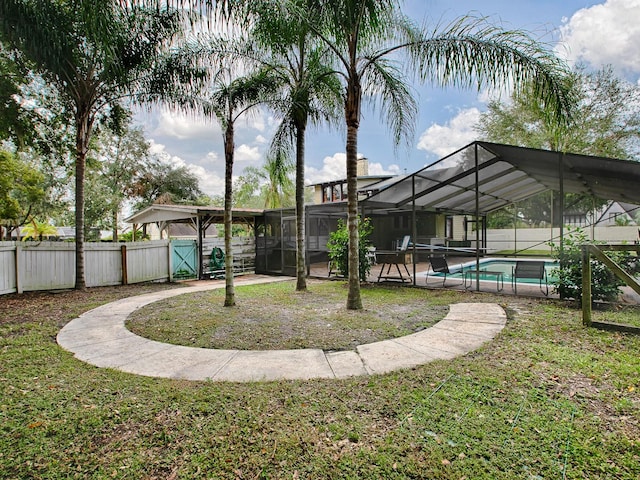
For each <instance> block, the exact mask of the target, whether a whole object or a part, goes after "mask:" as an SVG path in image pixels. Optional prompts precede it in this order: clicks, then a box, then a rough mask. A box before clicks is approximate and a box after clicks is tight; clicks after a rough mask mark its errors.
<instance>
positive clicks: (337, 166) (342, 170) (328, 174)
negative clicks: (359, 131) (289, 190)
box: [305, 153, 347, 184]
mask: <svg viewBox="0 0 640 480" xmlns="http://www.w3.org/2000/svg"><path fill="white" fill-rule="evenodd" d="M346 162H347V155H346V154H345V153H336V154H334V155H333V156H332V157H324V159H323V160H322V168H320V169H317V168H314V167H307V168H306V169H305V177H306V178H305V182H306V183H311V184H313V183H322V182H330V181H332V180H340V179H341V178H346V176H347V163H346Z"/></svg>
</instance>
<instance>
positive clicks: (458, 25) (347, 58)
mask: <svg viewBox="0 0 640 480" xmlns="http://www.w3.org/2000/svg"><path fill="white" fill-rule="evenodd" d="M290 3H291V2H290ZM292 8H295V6H294V7H292ZM295 10H296V18H297V19H298V20H299V21H300V23H301V24H304V25H305V26H306V28H309V29H310V30H311V31H312V32H313V33H314V34H315V35H316V36H317V37H318V38H319V39H320V40H321V41H322V42H323V43H324V44H325V45H326V46H327V47H328V48H330V49H331V50H332V52H333V54H334V55H335V59H336V70H337V71H338V73H339V75H340V76H341V78H342V81H343V87H344V90H343V99H344V115H345V122H346V129H347V132H346V133H347V134H346V156H347V160H346V163H347V186H348V230H349V293H348V297H347V308H348V309H355V310H357V309H362V300H361V296H360V282H359V278H358V241H359V239H358V197H357V148H358V127H359V124H360V118H361V105H362V102H363V98H364V97H365V95H366V96H367V97H369V98H371V99H373V100H374V101H375V102H378V103H379V104H380V106H381V107H382V109H383V111H384V112H385V113H386V115H387V120H388V122H389V123H390V126H391V130H392V133H393V136H394V139H395V140H396V142H399V141H400V139H401V138H408V136H409V134H410V133H411V131H412V128H413V119H414V116H415V113H416V105H415V102H414V100H413V98H412V96H411V92H410V90H409V88H408V87H407V84H406V80H405V79H406V78H407V77H406V75H408V74H417V75H418V77H419V78H420V79H421V80H423V81H427V80H428V81H432V82H434V83H436V84H439V85H454V86H463V87H471V86H474V85H475V86H477V88H481V87H483V86H484V85H487V84H496V83H503V82H506V81H511V82H513V84H514V85H516V86H519V85H521V84H523V83H526V82H533V84H534V85H535V92H536V94H537V95H538V97H539V98H541V99H542V101H543V103H545V104H548V105H550V106H551V108H550V110H551V111H553V112H554V114H556V115H558V117H562V116H563V115H564V114H565V113H566V112H568V110H569V105H570V101H569V98H568V95H567V94H566V92H565V90H564V89H563V84H562V78H563V76H564V73H565V69H564V67H563V65H562V64H561V63H560V61H559V60H558V59H557V58H556V57H555V56H554V55H553V54H552V53H551V52H549V51H548V50H547V49H545V48H544V47H543V46H541V45H540V44H538V43H537V42H536V41H534V40H533V39H532V38H530V37H529V36H528V35H527V34H525V33H524V32H521V31H505V30H503V29H501V28H498V27H496V26H492V25H490V24H488V23H487V22H486V21H485V20H484V19H474V18H471V17H463V18H461V19H459V20H457V21H455V22H453V23H452V24H449V25H446V26H444V27H441V26H436V28H434V29H433V30H427V29H426V28H421V27H418V26H416V25H415V24H414V23H413V22H412V21H411V20H410V19H409V18H408V17H406V16H405V15H404V14H402V12H401V11H400V9H399V6H398V2H396V1H393V0H314V1H313V2H312V6H311V7H309V8H305V9H302V8H295ZM400 55H404V56H405V57H408V58H406V60H405V61H401V60H402V58H401V57H400Z"/></svg>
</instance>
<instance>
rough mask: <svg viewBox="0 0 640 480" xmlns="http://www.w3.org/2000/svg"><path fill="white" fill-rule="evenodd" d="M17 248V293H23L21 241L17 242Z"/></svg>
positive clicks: (15, 251)
mask: <svg viewBox="0 0 640 480" xmlns="http://www.w3.org/2000/svg"><path fill="white" fill-rule="evenodd" d="M15 245H16V249H15V250H14V253H15V266H16V293H22V279H21V278H20V251H21V250H22V248H21V247H20V242H19V241H18V242H15Z"/></svg>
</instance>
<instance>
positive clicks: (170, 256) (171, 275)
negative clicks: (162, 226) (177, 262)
mask: <svg viewBox="0 0 640 480" xmlns="http://www.w3.org/2000/svg"><path fill="white" fill-rule="evenodd" d="M172 250H173V247H172V245H171V239H169V240H168V242H167V254H168V255H169V261H168V262H167V264H168V265H169V282H173V255H172V253H173V252H172Z"/></svg>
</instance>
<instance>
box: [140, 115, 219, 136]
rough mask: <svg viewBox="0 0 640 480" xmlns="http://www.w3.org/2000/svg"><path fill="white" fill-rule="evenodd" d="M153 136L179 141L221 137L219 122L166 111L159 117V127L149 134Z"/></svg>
mask: <svg viewBox="0 0 640 480" xmlns="http://www.w3.org/2000/svg"><path fill="white" fill-rule="evenodd" d="M149 133H150V134H151V135H153V136H167V137H173V138H177V139H179V140H187V139H196V138H197V139H211V138H212V137H214V136H219V135H221V130H220V127H219V126H218V124H217V122H214V121H209V120H205V119H202V118H198V117H196V116H191V115H184V114H182V113H175V112H170V111H168V110H164V111H162V112H160V113H159V115H158V116H157V126H156V128H155V129H153V131H151V132H149Z"/></svg>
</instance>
